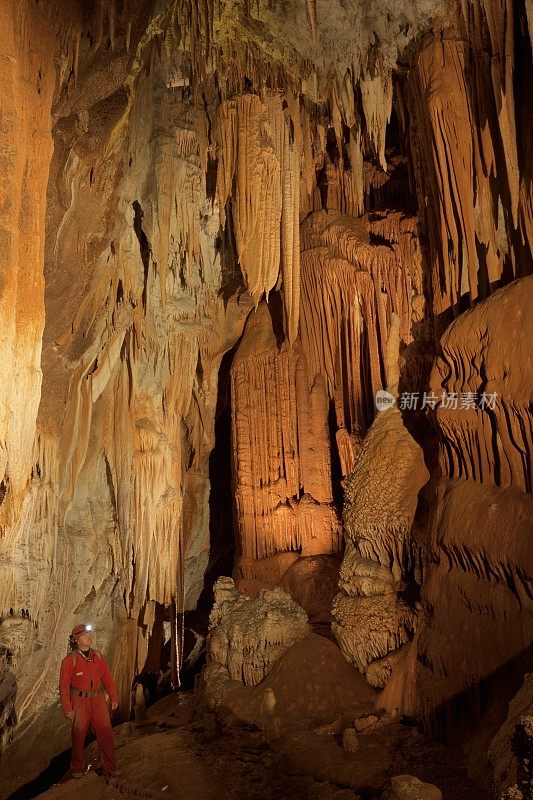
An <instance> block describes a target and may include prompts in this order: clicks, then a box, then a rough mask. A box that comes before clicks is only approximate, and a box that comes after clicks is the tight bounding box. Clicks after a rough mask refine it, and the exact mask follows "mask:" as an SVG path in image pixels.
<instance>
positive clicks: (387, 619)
mask: <svg viewBox="0 0 533 800" xmlns="http://www.w3.org/2000/svg"><path fill="white" fill-rule="evenodd" d="M428 477H429V475H428V472H427V470H426V467H425V465H424V460H423V454H422V451H421V449H420V447H419V446H418V445H417V444H416V442H415V441H414V439H413V438H412V437H411V435H410V434H409V432H408V431H407V429H406V428H405V426H404V424H403V422H402V417H401V414H400V411H399V410H398V409H392V410H387V411H383V412H381V413H380V414H379V416H378V417H377V419H376V420H375V422H374V423H373V425H372V427H371V428H370V430H369V432H368V434H367V436H366V437H365V439H364V441H363V446H362V448H361V451H360V454H359V458H358V460H357V462H356V465H355V469H354V471H353V473H352V475H351V476H350V478H349V480H348V481H347V484H346V502H345V509H344V522H345V531H346V550H345V555H344V560H343V563H342V565H341V570H340V580H339V588H340V590H341V593H340V594H338V595H337V597H336V598H335V600H334V602H333V606H332V616H333V625H332V629H333V632H334V633H335V636H336V638H337V641H338V642H339V645H340V647H341V650H342V652H343V653H344V655H345V656H346V658H348V660H349V661H351V662H352V663H353V664H355V665H356V666H357V668H358V669H360V670H361V671H362V672H365V671H367V668H369V666H372V667H373V668H372V670H371V673H370V677H369V678H368V679H369V681H370V683H371V684H372V685H373V686H376V687H378V688H383V686H384V685H385V683H386V682H387V679H388V677H389V675H390V673H391V672H392V666H393V664H394V663H395V662H396V661H397V660H398V656H397V655H395V654H396V653H397V651H399V649H400V648H402V647H403V646H404V645H405V644H406V643H407V642H408V641H410V639H411V638H412V635H413V633H414V630H415V627H416V616H417V611H416V609H415V607H414V606H413V605H410V604H409V603H406V602H405V601H404V600H403V599H401V598H400V597H399V596H398V592H399V591H400V590H401V589H402V586H403V582H404V580H403V579H404V578H405V576H406V575H407V574H408V573H409V572H411V573H412V574H414V568H415V566H416V565H417V563H418V560H419V554H418V552H417V548H416V546H415V543H414V542H413V540H412V538H411V536H410V531H411V525H412V523H413V520H414V515H415V510H416V505H417V498H418V491H419V490H420V488H421V487H422V486H423V484H424V483H425V481H426V480H427V478H428ZM391 654H392V656H393V657H390V656H391ZM374 664H375V665H374Z"/></svg>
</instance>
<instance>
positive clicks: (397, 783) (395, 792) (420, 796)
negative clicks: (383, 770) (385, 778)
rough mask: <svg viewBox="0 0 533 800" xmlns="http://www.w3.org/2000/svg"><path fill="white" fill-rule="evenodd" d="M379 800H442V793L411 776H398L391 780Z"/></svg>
mask: <svg viewBox="0 0 533 800" xmlns="http://www.w3.org/2000/svg"><path fill="white" fill-rule="evenodd" d="M381 800H442V792H441V791H440V789H437V787H436V786H433V785H432V784H430V783H423V782H422V781H420V780H419V779H418V778H414V777H413V776H412V775H398V776H397V777H396V778H392V779H391V781H390V783H389V785H388V786H387V787H386V789H385V791H384V792H383V794H382V795H381Z"/></svg>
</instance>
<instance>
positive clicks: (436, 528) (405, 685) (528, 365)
mask: <svg viewBox="0 0 533 800" xmlns="http://www.w3.org/2000/svg"><path fill="white" fill-rule="evenodd" d="M531 287H532V284H531V278H529V277H528V278H523V279H520V280H519V281H516V282H513V283H512V284H510V285H509V286H508V287H505V288H504V289H501V290H500V291H499V292H496V293H495V294H494V295H493V296H492V297H490V298H488V299H487V300H485V301H483V302H481V303H479V304H478V305H477V306H476V307H475V308H473V309H472V310H471V311H468V312H466V313H465V314H464V315H462V316H461V317H459V318H458V319H457V321H456V322H454V323H453V324H452V325H451V326H450V327H449V329H448V330H447V331H446V333H445V334H444V335H443V337H442V355H441V357H440V358H439V360H438V361H437V363H436V365H435V369H434V372H433V374H432V377H431V385H432V387H433V391H434V393H435V394H436V393H437V392H440V393H441V394H442V393H444V401H441V402H439V403H438V404H437V406H436V410H435V420H436V424H437V426H438V433H439V462H440V472H441V475H442V477H441V478H440V479H439V480H438V481H437V482H436V483H435V486H434V495H433V496H434V501H433V507H432V512H431V515H430V518H429V522H428V526H427V534H426V537H427V538H426V544H425V549H426V550H427V552H428V556H429V557H428V559H427V569H426V570H425V574H424V582H423V585H422V590H421V597H420V601H421V605H422V611H421V615H420V618H419V623H418V629H417V632H416V635H415V638H414V641H413V645H412V651H410V652H409V653H408V654H407V656H406V658H405V659H404V660H403V661H402V664H401V668H400V669H398V670H397V671H395V672H393V674H392V676H391V680H390V682H389V684H388V686H387V688H386V690H385V693H384V695H383V697H382V701H383V703H384V705H385V707H387V708H390V709H393V708H396V707H398V708H400V710H401V711H402V712H403V713H408V714H410V713H413V714H416V715H420V716H422V717H424V718H425V719H426V724H427V725H428V726H429V727H431V728H432V729H434V730H436V731H439V732H440V733H441V734H442V733H443V732H444V731H445V730H447V728H448V726H449V725H450V719H449V716H448V714H449V711H448V709H449V707H450V705H451V704H453V703H454V700H453V698H454V697H457V696H458V695H460V696H463V697H465V698H466V697H468V698H469V699H468V701H467V700H466V699H465V703H464V710H463V712H462V713H461V714H460V715H459V717H460V719H461V720H464V719H465V718H466V717H468V716H469V712H468V710H467V709H468V708H469V707H470V708H473V709H475V712H472V713H479V712H478V711H477V709H478V703H479V698H478V697H477V695H476V692H475V691H473V692H472V690H471V688H470V687H472V686H474V685H476V684H477V683H478V682H479V681H480V680H484V681H486V682H487V684H486V686H487V688H486V690H485V691H487V692H488V694H489V696H491V697H492V698H493V701H494V702H497V703H501V702H502V700H503V701H504V700H505V699H507V701H509V700H510V699H511V697H512V696H513V694H514V693H515V692H516V680H517V674H518V676H519V677H522V676H523V674H524V673H525V672H527V671H528V670H529V669H530V667H529V660H528V653H529V652H530V648H531V641H532V637H533V626H532V617H531V596H532V592H531V580H530V576H531V575H532V574H533V563H532V562H531V556H532V550H531V520H532V519H533V505H532V497H531V485H530V478H529V475H530V470H531V444H530V441H529V438H530V424H529V412H528V411H526V408H527V407H528V404H529V403H530V402H531V397H532V395H531V388H532V387H533V372H532V362H531V354H530V352H529V350H530V348H529V345H528V344H527V342H528V341H531V331H530V317H529V316H528V314H527V312H526V306H528V299H527V298H528V297H529V295H530V293H531ZM509 320H515V321H516V322H517V324H519V325H520V326H521V330H523V333H524V338H522V337H521V336H520V337H518V339H517V340H516V345H512V344H511V340H510V338H509V336H508V334H507V333H506V330H507V325H508V322H509ZM515 349H516V354H515ZM511 350H512V352H511ZM454 396H455V397H456V398H457V403H455V401H454V400H453V398H454ZM450 397H451V398H452V400H451V401H450V400H449V399H448V398H450ZM455 405H457V408H454V406H455ZM489 465H490V466H489ZM450 619H453V620H454V625H453V626H450ZM481 619H482V620H483V623H481V621H480V620H481ZM504 620H505V622H504ZM472 641H475V646H472ZM510 660H512V661H514V662H515V664H516V667H515V669H514V670H511V672H510V673H509V675H508V676H506V674H505V669H504V670H503V675H500V674H499V670H500V669H501V668H503V665H504V664H506V663H507V662H509V661H510ZM458 663H461V665H462V666H461V670H457V669H456V667H455V665H457V664H458ZM491 675H492V676H493V678H492V679H491V678H490V677H489V676H491ZM482 676H483V678H482ZM493 681H494V682H493ZM470 692H472V694H470ZM422 697H423V698H424V701H423V707H422V705H421V700H420V698H422ZM471 715H472V714H470V716H471ZM455 721H456V724H457V723H458V721H459V720H458V719H457V717H456V720H455Z"/></svg>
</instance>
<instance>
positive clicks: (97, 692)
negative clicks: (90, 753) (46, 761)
mask: <svg viewBox="0 0 533 800" xmlns="http://www.w3.org/2000/svg"><path fill="white" fill-rule="evenodd" d="M92 643H93V640H92V636H91V626H90V625H76V627H75V628H74V629H73V631H72V633H71V634H70V637H69V644H70V649H71V652H70V653H69V654H68V655H67V656H65V658H64V659H63V661H62V663H61V676H60V679H59V694H60V697H61V705H62V707H63V713H64V714H65V716H66V718H67V719H69V720H72V756H71V760H70V769H71V774H72V777H73V778H81V777H82V776H83V772H84V767H83V748H84V745H85V737H86V735H87V731H88V730H89V726H92V729H93V731H94V733H95V735H96V739H97V742H98V749H99V750H100V758H101V760H102V766H103V768H104V772H105V773H107V774H108V775H120V772H119V770H117V764H116V757H115V745H114V744H113V730H112V728H111V720H110V719H109V712H108V710H107V706H106V702H105V698H104V692H103V690H104V689H105V691H106V692H107V693H108V695H109V698H110V700H111V708H112V709H113V710H115V709H116V708H118V695H117V690H116V687H115V684H114V682H113V678H112V677H111V673H110V671H109V667H108V666H107V662H106V660H105V658H104V657H103V655H102V654H101V653H99V652H98V650H93V648H92ZM102 685H103V686H102Z"/></svg>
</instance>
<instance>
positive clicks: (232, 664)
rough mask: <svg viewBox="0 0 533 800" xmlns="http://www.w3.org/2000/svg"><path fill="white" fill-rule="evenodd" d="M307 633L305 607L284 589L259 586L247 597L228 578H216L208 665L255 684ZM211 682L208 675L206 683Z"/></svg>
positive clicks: (236, 678) (208, 645)
mask: <svg viewBox="0 0 533 800" xmlns="http://www.w3.org/2000/svg"><path fill="white" fill-rule="evenodd" d="M308 633H309V626H308V624H307V615H306V613H305V611H303V609H301V608H300V607H299V606H297V605H296V603H294V601H292V600H291V598H290V597H289V596H288V595H287V594H286V593H285V592H284V591H283V590H282V589H279V588H276V589H263V590H262V591H260V592H259V594H258V595H257V597H256V598H254V599H250V598H249V597H246V596H245V595H242V594H240V593H239V592H238V591H237V590H236V589H235V584H234V583H233V580H232V579H231V578H219V579H218V581H217V583H216V584H215V602H214V605H213V610H212V612H211V616H210V618H209V635H208V637H207V659H208V665H207V668H208V669H209V668H210V667H211V668H213V665H216V669H217V670H218V671H219V672H220V671H221V669H225V670H226V672H227V675H228V678H229V679H230V680H231V681H233V682H234V683H237V684H238V683H239V682H240V683H241V684H244V685H245V686H256V685H257V684H258V683H260V682H261V681H262V680H263V678H264V677H265V676H266V675H268V673H269V672H270V670H271V669H272V668H273V666H274V664H275V663H276V661H277V659H279V657H280V656H281V655H282V654H283V653H284V652H285V651H286V650H287V649H288V648H289V647H290V646H291V645H292V644H294V643H295V642H297V641H298V640H299V639H302V638H303V637H304V636H306V635H307V634H308ZM209 680H210V677H209V674H208V676H207V677H205V678H204V681H205V682H206V683H208V682H209ZM208 688H209V687H208Z"/></svg>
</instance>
